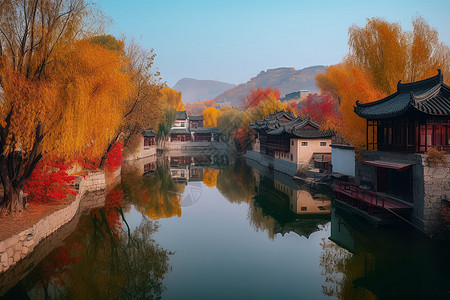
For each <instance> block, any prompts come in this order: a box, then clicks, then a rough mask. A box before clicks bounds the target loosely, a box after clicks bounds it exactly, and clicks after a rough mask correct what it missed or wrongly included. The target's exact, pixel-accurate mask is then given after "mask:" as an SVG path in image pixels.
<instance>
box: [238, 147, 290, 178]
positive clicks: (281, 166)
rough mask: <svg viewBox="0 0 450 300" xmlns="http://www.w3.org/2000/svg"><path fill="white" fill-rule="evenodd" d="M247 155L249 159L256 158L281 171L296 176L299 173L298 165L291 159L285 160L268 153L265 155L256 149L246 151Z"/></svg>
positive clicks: (265, 164)
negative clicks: (290, 160) (270, 155)
mask: <svg viewBox="0 0 450 300" xmlns="http://www.w3.org/2000/svg"><path fill="white" fill-rule="evenodd" d="M245 157H246V158H248V159H252V160H255V161H257V162H259V163H260V164H261V165H263V166H265V167H267V168H273V169H274V170H277V171H279V172H282V173H285V174H288V175H291V176H294V175H295V174H297V169H298V166H297V164H294V163H292V162H289V161H285V160H282V159H278V158H273V157H269V156H267V155H263V154H261V153H258V152H255V151H247V152H246V153H245Z"/></svg>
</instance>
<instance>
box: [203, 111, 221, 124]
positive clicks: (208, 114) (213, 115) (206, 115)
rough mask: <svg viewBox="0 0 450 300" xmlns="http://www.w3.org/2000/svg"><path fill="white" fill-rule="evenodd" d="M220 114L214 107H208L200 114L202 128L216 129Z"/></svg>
mask: <svg viewBox="0 0 450 300" xmlns="http://www.w3.org/2000/svg"><path fill="white" fill-rule="evenodd" d="M221 114H222V112H221V111H220V110H218V109H217V108H215V107H208V108H207V109H205V110H204V111H203V112H202V116H203V126H204V127H217V118H218V117H220V115H221Z"/></svg>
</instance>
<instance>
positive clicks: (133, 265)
mask: <svg viewBox="0 0 450 300" xmlns="http://www.w3.org/2000/svg"><path fill="white" fill-rule="evenodd" d="M122 199H123V194H122V190H115V191H113V192H110V193H108V195H107V200H106V205H105V207H102V208H100V209H95V210H93V211H91V212H90V214H89V215H88V216H85V217H84V218H82V220H81V221H80V223H79V225H78V229H77V230H76V231H75V232H74V233H72V234H71V236H70V237H69V238H67V239H66V240H65V245H63V246H62V247H60V248H58V249H57V250H55V252H53V254H51V255H49V256H48V257H49V258H48V259H46V260H44V261H43V262H41V263H40V265H39V267H37V268H35V269H34V270H33V272H32V273H31V274H30V275H29V276H28V277H27V279H26V280H25V283H24V285H25V286H27V285H28V286H36V284H35V282H36V281H38V279H39V278H43V280H42V281H41V280H39V281H41V284H40V285H39V287H41V288H43V289H40V290H39V289H34V290H33V291H31V292H30V293H31V294H32V295H33V298H52V299H54V298H63V299H108V298H109V299H116V298H120V299H122V298H125V299H155V298H156V299H159V298H160V297H161V294H162V292H163V290H164V286H163V284H162V281H163V279H164V276H165V274H166V273H167V272H168V271H170V269H171V268H170V267H169V264H168V262H169V256H170V255H171V254H172V253H171V252H169V251H167V250H165V249H162V248H161V247H160V246H159V245H158V244H157V243H156V242H155V240H154V239H153V238H152V236H153V234H154V233H155V232H157V231H158V224H157V223H155V222H153V221H151V220H148V219H147V218H143V219H142V222H141V224H140V225H139V226H138V227H137V228H136V229H135V230H134V231H133V232H132V233H131V232H130V231H129V230H123V228H122V226H121V222H120V220H121V219H122V220H123V222H124V223H125V224H126V220H125V219H123V211H122V209H123V206H122ZM125 228H127V226H125ZM27 281H28V283H27ZM33 282H34V283H33Z"/></svg>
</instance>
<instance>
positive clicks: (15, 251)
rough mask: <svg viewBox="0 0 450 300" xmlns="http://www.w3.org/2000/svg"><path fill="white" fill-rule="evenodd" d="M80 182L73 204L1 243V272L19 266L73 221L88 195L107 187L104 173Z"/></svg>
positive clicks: (89, 176)
mask: <svg viewBox="0 0 450 300" xmlns="http://www.w3.org/2000/svg"><path fill="white" fill-rule="evenodd" d="M78 181H79V183H78V184H79V188H78V195H77V196H75V200H73V201H72V203H70V204H69V205H68V206H66V207H64V208H62V209H60V210H58V211H55V212H54V213H52V214H51V215H49V216H47V217H45V218H43V219H41V220H40V221H39V222H37V223H36V224H34V225H33V226H32V227H30V228H28V229H26V230H24V231H22V232H20V233H19V234H17V235H15V236H12V237H9V238H7V239H5V240H3V241H0V272H3V271H6V270H8V269H9V268H10V267H12V266H14V265H15V264H17V262H19V261H20V260H21V259H23V258H24V257H25V256H26V255H27V254H29V253H30V252H32V251H33V249H34V248H35V247H36V246H37V245H38V244H39V242H40V241H41V240H43V239H44V238H46V237H47V236H49V235H50V234H52V233H53V232H55V231H56V230H58V229H59V228H60V227H61V226H63V225H64V224H66V223H68V222H69V221H70V220H72V219H73V217H74V216H75V215H76V214H77V212H78V210H79V207H80V201H81V199H82V198H83V197H84V196H85V195H86V194H87V193H89V192H95V191H99V190H104V189H105V187H106V180H105V174H104V173H102V172H95V173H90V174H89V175H87V176H86V177H85V178H84V179H81V180H78ZM103 197H104V196H103ZM95 201H97V200H95ZM95 201H94V202H95ZM103 201H104V200H103ZM86 208H89V203H88V204H86Z"/></svg>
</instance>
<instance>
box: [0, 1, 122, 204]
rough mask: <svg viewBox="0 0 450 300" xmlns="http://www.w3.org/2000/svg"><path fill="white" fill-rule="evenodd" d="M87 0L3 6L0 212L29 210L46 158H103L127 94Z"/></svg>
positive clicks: (113, 55)
mask: <svg viewBox="0 0 450 300" xmlns="http://www.w3.org/2000/svg"><path fill="white" fill-rule="evenodd" d="M91 16H92V14H91V13H90V10H89V5H87V4H86V3H84V1H82V0H63V1H40V0H28V1H3V2H1V3H0V78H1V81H0V85H1V88H2V89H3V92H4V93H3V99H2V103H1V105H0V115H1V122H0V153H1V154H0V178H1V181H2V184H3V187H4V197H3V200H2V202H1V211H15V212H16V211H20V210H21V209H23V208H24V206H25V203H24V201H23V195H22V189H23V187H24V185H25V183H26V181H27V179H28V178H29V177H30V175H31V174H32V172H33V170H34V168H35V167H36V165H37V163H38V162H39V161H40V160H41V158H42V157H47V156H49V155H56V156H59V157H61V158H62V159H67V158H71V157H72V158H73V157H76V156H79V155H89V156H92V157H95V156H97V157H99V156H100V155H101V154H102V153H103V152H104V151H105V148H106V146H107V144H108V142H109V140H111V138H113V136H114V134H115V132H116V129H117V128H118V126H119V125H120V122H121V116H122V115H123V110H124V109H125V102H124V99H127V97H128V93H129V90H130V79H129V76H128V75H127V74H126V73H124V72H123V69H124V66H125V61H124V59H123V57H121V56H119V55H117V54H116V53H114V52H113V51H110V50H107V49H105V48H102V47H100V46H98V45H95V44H93V43H91V42H90V41H89V40H88V39H86V37H87V36H88V35H89V34H91V33H92V32H91V31H87V30H85V27H84V26H85V25H86V24H85V20H87V19H88V18H90V17H91Z"/></svg>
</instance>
